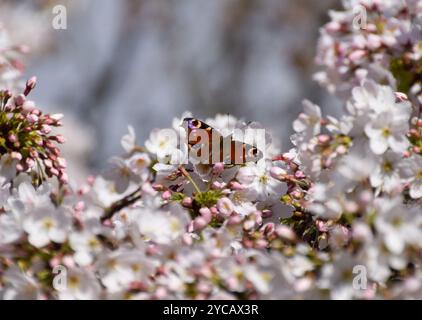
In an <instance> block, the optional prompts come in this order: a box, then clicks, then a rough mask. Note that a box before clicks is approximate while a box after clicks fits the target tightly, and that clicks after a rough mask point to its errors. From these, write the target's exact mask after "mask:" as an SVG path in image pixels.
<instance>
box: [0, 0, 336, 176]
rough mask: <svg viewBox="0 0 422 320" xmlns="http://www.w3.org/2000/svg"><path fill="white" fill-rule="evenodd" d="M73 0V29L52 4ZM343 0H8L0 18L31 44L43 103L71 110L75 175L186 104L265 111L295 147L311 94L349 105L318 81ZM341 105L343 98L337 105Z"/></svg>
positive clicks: (259, 117)
mask: <svg viewBox="0 0 422 320" xmlns="http://www.w3.org/2000/svg"><path fill="white" fill-rule="evenodd" d="M58 4H62V5H65V6H66V8H67V30H54V29H53V28H52V19H53V17H54V15H53V13H52V7H54V6H55V5H58ZM338 6H339V1H338V0H324V1H315V0H212V1H211V0H119V1H117V0H67V1H65V0H63V1H60V0H54V1H40V0H27V1H23V0H20V1H19V0H0V21H2V22H3V24H4V25H5V26H6V27H7V29H8V30H9V31H10V33H11V37H12V39H13V41H14V42H16V43H25V44H28V45H29V46H30V47H31V48H32V52H31V54H30V55H28V57H27V59H26V65H27V71H26V76H27V77H28V76H32V75H36V76H37V77H38V87H37V90H35V91H34V92H33V94H32V96H31V98H33V99H34V100H36V102H37V103H38V105H39V106H40V107H42V108H43V109H45V110H48V111H52V112H61V113H64V114H65V121H64V123H65V128H64V134H65V136H66V137H67V139H68V143H67V145H66V149H65V153H66V156H67V157H68V158H69V159H68V162H69V163H70V173H71V178H73V179H76V180H79V179H83V178H85V177H86V175H87V174H88V172H93V173H96V172H99V171H100V170H102V168H104V167H105V166H106V165H107V160H108V159H109V158H110V157H111V156H112V155H115V154H119V153H120V152H121V149H120V137H121V136H122V135H123V134H125V133H126V132H127V125H128V124H131V125H133V126H134V128H135V130H136V133H137V136H138V138H139V141H140V142H142V141H144V140H145V139H146V138H147V137H148V135H149V132H150V131H151V129H153V128H156V127H159V128H160V127H168V126H170V124H171V120H172V118H173V117H175V116H180V115H181V113H182V112H183V111H185V110H190V111H192V112H193V114H194V115H195V116H196V117H198V118H200V119H202V118H206V117H208V116H213V115H215V114H216V113H230V114H233V115H234V116H236V117H239V118H243V119H245V120H254V121H259V122H261V123H262V124H263V125H264V126H265V127H266V128H268V129H270V130H271V131H272V132H273V134H274V135H275V136H277V137H278V138H279V139H280V141H281V142H282V146H283V149H284V150H288V148H289V147H290V145H289V136H290V134H291V131H292V129H291V123H292V120H293V119H294V118H295V117H296V116H297V114H298V113H299V112H300V111H301V109H302V104H301V102H302V100H303V99H304V98H308V99H310V100H312V101H313V102H315V103H318V104H319V105H321V106H322V108H323V109H324V111H326V112H328V113H330V114H338V112H339V108H341V107H340V106H339V104H338V102H337V101H335V99H334V98H332V97H330V96H328V94H327V93H326V92H325V91H324V90H323V89H322V88H320V87H319V86H318V85H317V84H316V83H315V82H314V81H312V74H313V73H314V72H315V71H316V70H317V69H316V66H315V65H314V56H315V52H316V44H317V39H318V29H319V27H320V26H322V24H323V23H324V22H325V21H327V19H328V16H327V12H328V9H330V8H331V9H335V8H336V7H338ZM340 110H341V109H340Z"/></svg>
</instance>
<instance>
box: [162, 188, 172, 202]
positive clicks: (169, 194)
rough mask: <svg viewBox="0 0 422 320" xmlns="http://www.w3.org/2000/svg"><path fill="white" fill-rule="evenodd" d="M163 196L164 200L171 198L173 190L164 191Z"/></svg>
mask: <svg viewBox="0 0 422 320" xmlns="http://www.w3.org/2000/svg"><path fill="white" fill-rule="evenodd" d="M161 198H162V199H163V200H169V199H170V198H171V191H169V190H166V191H164V192H163V194H162V195H161Z"/></svg>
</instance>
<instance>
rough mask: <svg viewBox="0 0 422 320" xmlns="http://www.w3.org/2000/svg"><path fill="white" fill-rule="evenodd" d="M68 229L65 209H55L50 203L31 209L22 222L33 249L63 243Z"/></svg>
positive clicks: (68, 220) (69, 222) (68, 224)
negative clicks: (52, 243)
mask: <svg viewBox="0 0 422 320" xmlns="http://www.w3.org/2000/svg"><path fill="white" fill-rule="evenodd" d="M70 227H71V219H70V216H69V213H68V212H67V211H66V210H65V209H59V210H57V209H55V208H54V206H53V205H52V204H51V203H46V204H44V205H43V206H40V207H37V208H34V209H32V210H31V211H30V212H28V213H27V215H26V216H25V218H24V221H23V229H24V230H25V231H26V232H27V233H28V241H29V243H31V244H32V245H34V246H35V247H43V246H45V245H47V244H48V243H50V241H53V242H56V243H63V242H64V241H66V239H67V235H68V231H69V229H70Z"/></svg>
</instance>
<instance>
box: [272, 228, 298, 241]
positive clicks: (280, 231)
mask: <svg viewBox="0 0 422 320" xmlns="http://www.w3.org/2000/svg"><path fill="white" fill-rule="evenodd" d="M276 233H277V235H278V236H279V237H280V238H283V239H286V240H288V241H292V242H294V241H296V234H295V233H294V231H293V230H292V229H290V228H289V227H288V226H285V225H280V226H278V227H277V228H276Z"/></svg>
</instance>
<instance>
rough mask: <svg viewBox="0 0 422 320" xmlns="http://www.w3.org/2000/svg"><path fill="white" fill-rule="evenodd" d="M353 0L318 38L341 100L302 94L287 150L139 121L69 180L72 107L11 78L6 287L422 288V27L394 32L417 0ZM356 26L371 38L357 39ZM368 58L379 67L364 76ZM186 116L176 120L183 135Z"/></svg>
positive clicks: (409, 22) (0, 266)
mask: <svg viewBox="0 0 422 320" xmlns="http://www.w3.org/2000/svg"><path fill="white" fill-rule="evenodd" d="M344 3H345V9H346V11H344V12H342V13H336V14H334V13H333V14H332V18H333V21H332V22H331V23H329V24H328V25H327V26H326V27H325V28H323V29H322V35H321V43H322V45H321V46H320V48H319V53H318V55H319V57H320V58H321V59H322V57H324V58H323V59H322V60H323V61H325V62H324V63H323V65H324V66H325V70H324V71H323V72H324V74H325V76H326V78H324V79H325V80H326V81H325V84H327V85H328V86H329V89H330V90H331V89H332V91H335V92H337V93H339V92H340V91H342V90H343V89H344V88H347V90H346V91H347V92H348V94H347V95H346V97H345V100H344V106H345V109H344V110H345V111H344V114H343V115H342V116H341V117H339V118H334V117H331V116H323V114H322V112H321V109H320V108H319V107H318V106H317V105H315V104H313V103H312V102H310V101H305V102H304V110H303V112H302V113H300V114H299V116H298V118H297V119H296V120H295V121H294V122H293V129H294V131H295V134H294V135H293V136H292V142H293V144H294V148H292V149H291V150H289V151H288V152H282V150H280V149H279V148H278V147H276V145H277V143H276V140H277V139H276V137H270V135H269V136H268V137H267V138H266V141H267V142H268V144H267V145H266V146H265V150H261V151H263V152H262V154H263V155H264V157H263V158H262V159H260V160H259V161H257V162H247V163H244V164H237V165H234V164H224V163H215V164H192V163H188V164H174V163H175V162H174V161H171V159H172V158H173V157H178V156H179V155H178V154H177V152H178V150H177V149H174V148H172V147H171V144H170V143H169V141H168V140H166V139H165V137H164V136H163V135H160V134H159V132H160V131H159V130H158V129H157V130H154V131H152V132H151V134H150V136H149V138H148V140H147V141H145V143H139V142H138V141H137V139H136V134H135V129H134V128H132V127H129V132H128V133H127V134H126V135H125V136H124V137H123V138H122V139H121V145H122V148H123V153H122V155H121V156H117V157H114V158H112V159H111V161H110V162H111V163H110V166H109V168H108V169H107V170H106V172H104V174H103V175H99V176H91V177H88V178H87V179H86V182H85V183H84V184H82V185H73V184H72V183H68V177H67V175H66V172H65V168H66V162H65V160H64V159H62V158H61V157H60V150H59V148H58V147H57V145H58V143H62V142H63V138H62V137H61V136H60V135H57V134H52V133H51V129H52V128H51V127H55V126H60V117H61V116H59V115H48V114H43V113H42V112H41V111H40V110H39V109H38V108H36V107H35V104H34V103H33V102H31V101H29V100H27V98H26V96H27V95H28V94H29V92H30V91H31V90H32V89H33V88H34V86H35V79H30V80H29V81H28V82H27V84H26V88H25V90H24V93H23V94H22V95H12V94H11V93H10V92H9V91H8V90H6V89H2V91H0V92H1V95H0V97H1V101H2V104H1V105H0V106H1V108H0V133H1V136H0V297H1V298H3V299H21V298H26V299H265V298H271V299H308V298H312V299H327V298H328V299H351V298H356V299H376V298H388V299H390V298H420V297H421V294H422V270H421V269H420V263H421V258H422V254H421V253H422V214H421V204H422V120H421V119H420V118H419V110H420V105H419V102H418V99H414V98H415V97H416V98H417V96H418V90H416V89H414V88H415V86H417V85H418V81H419V80H418V79H419V78H418V73H417V70H416V69H415V68H417V63H416V60H415V59H416V54H417V50H419V49H418V48H420V46H421V43H422V42H421V40H418V39H419V38H418V37H417V36H415V37H409V39H408V41H406V42H402V41H399V40H398V39H401V36H400V34H401V35H403V34H404V33H403V32H405V31H403V30H407V31H409V30H419V32H420V29H419V25H418V21H419V20H418V19H419V18H418V17H419V16H420V15H419V13H420V8H419V7H418V2H417V1H410V0H408V1H405V2H403V3H405V4H407V6H406V7H405V8H406V10H404V9H403V7H401V2H399V1H397V2H393V1H376V0H373V1H369V0H368V1H359V2H357V1H345V2H344ZM357 4H360V5H363V6H365V8H367V10H368V20H369V22H368V28H367V29H361V30H355V29H352V20H353V18H352V15H351V12H352V9H351V8H352V6H353V5H357ZM371 19H376V22H373V23H374V26H375V29H374V28H373V27H372V26H371V23H372V22H370V21H372V20H371ZM391 24H394V27H393V26H391ZM405 27H407V29H406V28H405ZM391 30H394V32H392V31H391ZM383 32H385V34H384V33H383ZM400 32H402V33H400ZM409 32H410V31H409ZM415 32H416V31H415ZM416 33H417V32H416ZM406 34H407V33H406ZM412 34H413V33H412ZM375 35H378V37H379V38H378V41H379V42H380V43H381V44H380V45H379V46H375V45H374V43H373V42H374V41H375V40H374V37H375ZM392 39H396V41H393V40H392ZM360 40H362V41H368V42H365V43H364V44H363V47H362V46H360V47H359V46H356V43H358V44H360V45H362V43H361V42H359V41H360ZM387 40H389V42H388V41H387ZM369 44H371V47H369ZM389 45H391V46H389ZM342 50H344V51H342ZM359 50H362V51H364V53H363V52H359ZM409 52H410V53H412V54H414V55H412V54H409ZM403 55H404V56H406V57H407V58H409V59H410V60H409V61H413V62H412V67H411V68H410V69H407V66H406V72H409V73H410V74H411V75H412V80H411V84H410V83H408V85H406V86H405V87H403V84H401V85H399V86H397V85H396V84H397V83H403V82H402V81H404V80H403V79H405V78H406V76H403V74H402V72H401V71H400V72H397V69H396V67H397V64H396V62H397V61H396V62H394V60H395V59H402V58H403V57H402V56H403ZM351 56H352V57H354V58H352V57H351ZM356 56H358V57H359V56H360V58H359V59H357V60H355V58H356ZM380 57H381V58H382V59H379V58H380ZM400 57H401V58H400ZM407 58H406V59H407ZM322 60H321V61H322ZM386 61H387V62H386ZM406 61H407V60H406ZM351 63H353V65H352V64H351ZM399 64H400V63H399ZM373 67H374V68H375V69H377V70H378V71H379V70H381V69H382V70H383V72H382V73H383V74H388V75H389V77H390V78H391V79H392V82H385V81H383V80H380V78H379V77H378V76H376V75H374V74H373V73H372V72H369V71H370V70H372V68H373ZM357 68H360V69H362V70H366V71H368V72H361V73H359V72H358V74H360V75H361V74H362V73H365V76H364V77H362V78H359V77H360V76H358V74H357V73H356V72H355V71H356V70H357ZM340 73H341V74H340ZM378 75H379V74H378ZM413 76H414V78H413ZM318 77H319V79H320V80H321V79H322V78H321V73H320V75H319V76H318ZM406 79H407V78H406ZM409 79H410V78H409ZM400 88H401V89H402V90H401V91H400V90H399V89H400ZM346 91H344V92H346ZM188 117H189V118H190V117H191V115H190V114H188V113H186V114H183V115H182V116H181V117H180V118H174V120H173V123H172V125H171V126H170V128H167V130H170V131H171V130H174V132H175V133H177V134H179V132H180V126H181V124H182V122H183V121H182V120H183V119H184V118H188ZM205 122H206V123H207V124H209V125H210V126H212V127H213V128H214V129H215V130H218V131H219V132H221V133H222V134H223V135H227V134H230V129H234V128H239V127H243V126H244V125H245V124H244V123H243V122H242V121H241V120H239V119H236V118H234V117H231V116H230V117H226V116H222V115H217V116H216V117H215V118H211V119H206V120H205ZM1 139H2V140H1ZM164 160H167V161H164ZM10 164H12V165H10ZM57 181H58V182H59V183H57Z"/></svg>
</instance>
